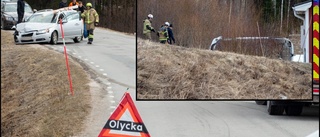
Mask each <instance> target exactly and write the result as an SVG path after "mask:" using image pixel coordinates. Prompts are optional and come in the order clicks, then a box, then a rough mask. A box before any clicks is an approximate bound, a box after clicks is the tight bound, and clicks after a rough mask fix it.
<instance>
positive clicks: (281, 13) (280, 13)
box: [280, 0, 283, 34]
mask: <svg viewBox="0 0 320 137" xmlns="http://www.w3.org/2000/svg"><path fill="white" fill-rule="evenodd" d="M280 14H281V19H280V34H281V32H282V19H283V0H281V13H280Z"/></svg>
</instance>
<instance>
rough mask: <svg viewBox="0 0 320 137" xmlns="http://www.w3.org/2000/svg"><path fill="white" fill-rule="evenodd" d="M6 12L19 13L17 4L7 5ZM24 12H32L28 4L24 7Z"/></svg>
mask: <svg viewBox="0 0 320 137" xmlns="http://www.w3.org/2000/svg"><path fill="white" fill-rule="evenodd" d="M4 12H17V3H10V4H6V6H5V7H4ZM24 12H32V10H31V7H30V6H29V5H28V4H26V5H25V6H24Z"/></svg>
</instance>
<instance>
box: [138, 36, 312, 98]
mask: <svg viewBox="0 0 320 137" xmlns="http://www.w3.org/2000/svg"><path fill="white" fill-rule="evenodd" d="M137 51H138V55H137V56H138V58H137V61H138V65H137V69H138V71H137V74H138V75H137V76H138V79H137V87H138V88H137V93H138V95H137V97H138V99H281V98H283V97H286V98H287V99H311V98H312V90H311V70H312V69H311V65H310V64H305V63H295V62H290V61H284V60H278V59H268V58H265V57H258V56H249V55H241V54H236V53H230V52H221V51H210V50H200V49H194V48H183V47H177V46H165V45H160V44H158V43H154V42H149V41H145V40H142V39H138V49H137Z"/></svg>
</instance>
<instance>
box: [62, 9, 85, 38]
mask: <svg viewBox="0 0 320 137" xmlns="http://www.w3.org/2000/svg"><path fill="white" fill-rule="evenodd" d="M64 20H65V23H64V24H63V27H64V31H65V37H68V38H75V37H76V36H80V35H81V34H82V27H81V20H80V16H79V13H78V12H74V13H71V14H68V15H67V16H66V17H65V19H64Z"/></svg>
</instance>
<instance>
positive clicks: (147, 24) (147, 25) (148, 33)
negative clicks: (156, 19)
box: [143, 14, 155, 40]
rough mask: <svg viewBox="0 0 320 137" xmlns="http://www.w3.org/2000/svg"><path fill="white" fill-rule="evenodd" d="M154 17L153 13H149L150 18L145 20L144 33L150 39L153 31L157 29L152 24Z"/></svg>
mask: <svg viewBox="0 0 320 137" xmlns="http://www.w3.org/2000/svg"><path fill="white" fill-rule="evenodd" d="M152 19H153V15H152V14H149V15H148V18H147V19H145V20H144V21H143V35H144V36H145V37H146V38H147V39H149V40H151V31H152V32H155V30H154V29H153V27H152V26H151V23H152Z"/></svg>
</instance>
